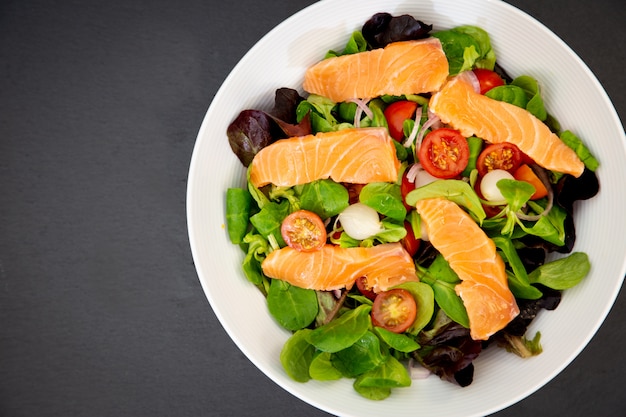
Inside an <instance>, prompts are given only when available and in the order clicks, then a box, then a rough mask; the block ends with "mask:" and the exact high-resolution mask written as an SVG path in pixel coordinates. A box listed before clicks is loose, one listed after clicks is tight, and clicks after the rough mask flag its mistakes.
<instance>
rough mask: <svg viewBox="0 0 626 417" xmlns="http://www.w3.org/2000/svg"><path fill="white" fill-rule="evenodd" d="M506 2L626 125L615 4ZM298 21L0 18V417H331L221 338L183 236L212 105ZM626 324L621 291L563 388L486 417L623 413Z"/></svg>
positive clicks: (71, 7)
mask: <svg viewBox="0 0 626 417" xmlns="http://www.w3.org/2000/svg"><path fill="white" fill-rule="evenodd" d="M509 2H510V3H512V4H514V5H516V6H518V7H519V8H521V9H522V10H524V11H526V12H528V13H529V14H531V15H532V16H534V17H536V18H537V19H538V20H540V21H541V22H543V23H544V24H546V25H547V26H548V27H549V28H551V29H552V30H553V31H554V32H556V34H557V35H559V36H560V37H561V38H562V39H564V40H565V41H566V42H567V43H568V44H569V45H570V46H571V47H572V48H573V49H574V50H575V51H576V52H577V53H578V54H579V55H580V56H581V57H582V58H583V59H584V60H585V61H586V62H587V64H588V65H589V67H590V68H591V70H592V71H593V72H594V73H595V74H596V75H597V77H598V78H599V80H600V81H601V83H602V84H603V85H604V87H605V88H606V90H607V92H608V94H609V96H610V97H611V98H612V100H613V102H614V104H615V106H616V108H617V110H618V112H619V114H620V115H621V118H622V119H624V117H626V98H625V96H624V92H625V90H626V85H625V81H626V77H625V76H624V68H625V67H626V53H625V52H624V45H626V29H625V25H624V23H625V22H626V8H625V7H624V4H623V2H622V0H596V1H594V2H591V1H576V2H570V1H568V0H552V1H550V2H545V1H542V0H510V1H509ZM310 3H312V1H311V0H273V1H271V2H269V1H268V2H260V1H255V0H239V1H226V2H220V3H218V2H216V1H212V0H208V1H207V0H204V1H199V0H177V1H173V0H108V1H95V0H86V1H79V0H66V1H53V0H48V1H44V0H1V1H0V415H1V416H10V417H17V416H41V417H45V416H92V417H104V416H143V415H150V416H153V417H157V416H179V417H185V416H201V415H204V416H248V415H250V416H252V415H254V416H258V417H262V416H277V415H295V416H322V415H326V414H325V413H323V412H321V411H319V410H317V409H315V408H313V407H311V406H309V405H307V404H305V403H303V402H302V401H300V400H299V399H297V398H295V397H293V396H291V395H290V394H288V393H287V392H285V391H283V390H282V389H281V388H279V387H278V386H277V385H275V384H274V383H273V382H272V381H271V380H269V379H268V378H267V377H265V376H264V375H263V374H262V373H261V372H260V371H258V370H257V369H256V368H255V367H254V366H253V365H252V364H251V363H250V362H249V361H248V360H247V359H246V358H245V357H244V356H243V354H242V353H241V352H240V351H239V350H238V349H237V348H236V346H235V345H234V343H233V342H232V341H231V340H230V339H229V337H228V336H227V334H226V333H225V332H224V330H223V329H222V327H221V325H220V323H219V322H218V321H217V319H216V317H215V315H214V314H213V312H212V310H211V308H210V306H209V304H208V302H207V300H206V298H205V296H204V294H203V292H202V290H201V288H200V285H199V281H198V279H197V276H196V272H195V270H194V266H193V263H192V259H191V254H190V249H189V242H188V238H187V229H186V218H185V191H186V178H187V171H188V168H189V162H190V157H191V152H192V148H193V145H194V140H195V136H196V134H197V131H198V129H199V127H200V123H201V121H202V118H203V116H204V114H205V112H206V110H207V108H208V106H209V104H210V102H211V99H212V98H213V96H214V95H215V93H216V91H217V90H218V88H219V86H220V84H221V83H222V82H223V80H224V78H225V77H226V76H227V74H228V73H229V71H230V70H231V69H232V68H233V66H234V65H235V64H236V63H237V62H238V60H239V59H240V58H241V57H242V56H243V55H244V53H245V52H246V51H247V50H248V49H249V48H250V47H252V46H253V45H254V44H255V42H256V41H257V40H259V39H260V37H262V36H263V35H264V34H265V33H267V32H268V31H269V30H271V29H272V28H273V27H274V26H275V25H277V24H278V23H280V22H281V21H282V20H284V19H285V18H287V17H288V16H290V15H291V14H293V13H295V12H297V11H299V10H301V9H302V8H304V7H305V6H307V5H308V4H310ZM572 105H582V106H584V105H585V103H583V102H580V103H572ZM615 238H624V237H623V236H618V237H615ZM233 297H234V298H236V295H233ZM234 302H236V301H234ZM589 302H593V300H589ZM624 317H626V298H624V294H623V292H622V294H621V295H620V297H619V298H618V300H617V302H616V305H615V306H614V308H613V310H612V312H611V313H610V315H609V316H608V319H607V321H606V322H605V324H604V325H603V326H602V327H601V329H600V330H599V332H598V333H597V335H596V337H595V338H594V339H593V340H592V342H591V343H590V345H589V346H588V347H587V348H586V349H585V350H584V351H583V352H582V354H581V355H580V356H579V357H578V358H577V359H576V360H575V361H574V362H573V363H572V364H571V365H570V366H569V367H568V368H567V369H566V370H565V371H564V372H563V373H562V374H560V375H559V376H558V377H557V378H555V379H554V380H553V381H552V382H550V383H549V384H548V385H547V386H545V387H544V388H543V389H541V390H540V391H538V392H537V393H535V394H534V395H532V396H530V397H529V398H527V399H525V400H523V401H521V402H520V403H518V404H516V405H514V406H512V407H510V408H509V409H506V410H504V411H502V412H500V413H498V414H497V415H498V416H499V417H514V416H529V415H534V416H557V415H559V416H561V415H568V416H571V417H576V416H588V415H594V416H618V415H624V413H625V410H626V402H625V400H624V389H623V381H624V376H625V375H626V364H625V363H626V361H624V357H623V352H624V346H625V345H626V332H625V331H624V326H623V319H624ZM514 381H515V375H511V383H514Z"/></svg>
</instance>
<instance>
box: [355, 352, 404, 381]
mask: <svg viewBox="0 0 626 417" xmlns="http://www.w3.org/2000/svg"><path fill="white" fill-rule="evenodd" d="M354 385H355V387H356V386H358V387H363V388H399V387H408V386H410V385H411V377H410V376H409V372H408V371H407V369H406V368H405V367H404V365H402V364H401V363H400V362H399V361H398V360H397V359H396V358H394V357H393V356H388V357H387V360H386V361H385V362H384V363H383V364H382V365H380V366H378V367H377V368H375V369H373V370H371V371H368V372H365V373H364V374H362V375H361V376H359V377H358V378H357V379H356V381H355V382H354Z"/></svg>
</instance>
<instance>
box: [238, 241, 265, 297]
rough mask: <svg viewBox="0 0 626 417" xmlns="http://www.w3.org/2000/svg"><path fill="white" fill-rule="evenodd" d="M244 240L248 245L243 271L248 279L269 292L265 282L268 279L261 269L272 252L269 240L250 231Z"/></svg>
mask: <svg viewBox="0 0 626 417" xmlns="http://www.w3.org/2000/svg"><path fill="white" fill-rule="evenodd" d="M243 242H244V244H245V245H247V251H246V257H245V258H244V260H243V264H242V266H243V272H244V275H245V276H246V278H247V279H248V281H250V282H251V283H253V284H254V285H256V286H258V287H260V288H261V289H262V291H263V292H267V288H265V287H266V285H264V282H266V281H267V278H265V275H263V271H262V270H261V262H262V261H263V259H265V256H267V254H268V253H269V252H270V245H269V243H268V241H267V240H266V239H265V238H264V237H263V236H261V235H259V234H257V233H253V232H250V233H248V234H247V235H245V236H244V238H243Z"/></svg>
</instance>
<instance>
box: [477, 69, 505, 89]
mask: <svg viewBox="0 0 626 417" xmlns="http://www.w3.org/2000/svg"><path fill="white" fill-rule="evenodd" d="M473 71H474V74H475V75H476V78H478V83H479V84H480V94H485V93H486V92H487V91H489V90H491V89H492V88H494V87H498V86H501V85H504V80H503V79H502V78H501V77H500V76H499V75H498V74H497V73H496V72H495V71H491V70H488V69H485V68H476V69H474V70H473Z"/></svg>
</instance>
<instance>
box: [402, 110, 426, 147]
mask: <svg viewBox="0 0 626 417" xmlns="http://www.w3.org/2000/svg"><path fill="white" fill-rule="evenodd" d="M421 119H422V107H418V108H417V110H415V125H414V126H413V129H412V130H411V134H410V135H409V137H408V138H406V140H405V141H404V143H403V144H402V145H404V147H405V148H409V147H410V146H411V145H412V144H413V141H415V138H416V137H417V132H418V131H419V127H420V121H421Z"/></svg>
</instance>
